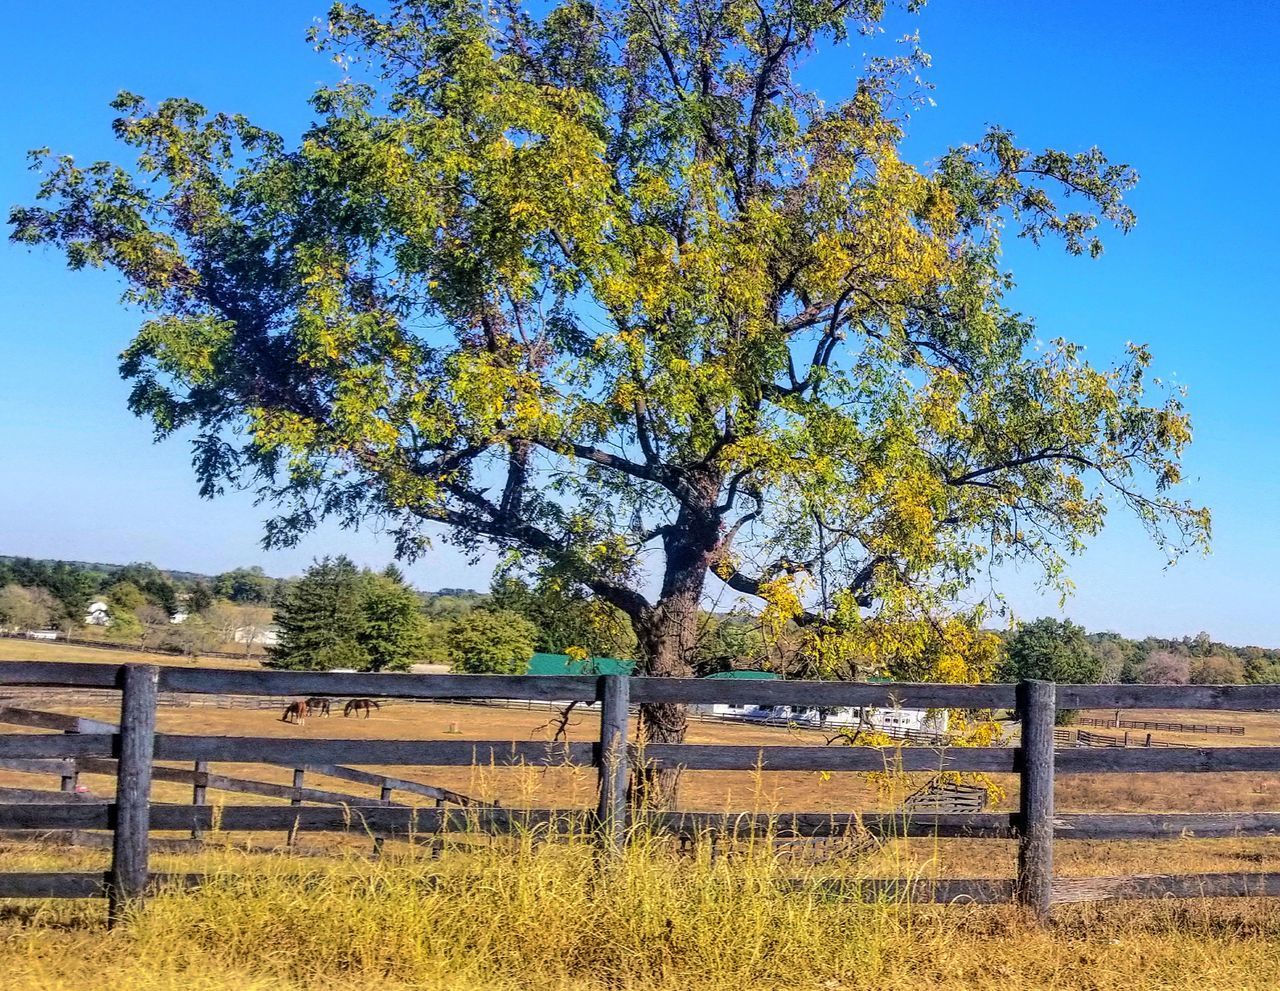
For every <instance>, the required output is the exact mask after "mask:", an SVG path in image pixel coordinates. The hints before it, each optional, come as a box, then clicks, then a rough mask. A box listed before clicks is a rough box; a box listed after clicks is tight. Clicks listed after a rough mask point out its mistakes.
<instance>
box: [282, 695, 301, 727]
mask: <svg viewBox="0 0 1280 991" xmlns="http://www.w3.org/2000/svg"><path fill="white" fill-rule="evenodd" d="M280 721H281V722H282V723H296V724H297V725H299V726H303V725H305V724H306V722H307V703H306V702H304V701H301V700H299V701H297V702H290V703H289V704H288V705H287V706H285V710H284V715H283V716H281V717H280Z"/></svg>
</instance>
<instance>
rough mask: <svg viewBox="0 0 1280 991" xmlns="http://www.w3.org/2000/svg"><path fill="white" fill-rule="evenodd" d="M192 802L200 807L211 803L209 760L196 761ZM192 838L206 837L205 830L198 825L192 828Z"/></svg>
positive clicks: (192, 785)
mask: <svg viewBox="0 0 1280 991" xmlns="http://www.w3.org/2000/svg"><path fill="white" fill-rule="evenodd" d="M191 780H192V784H191V804H192V805H193V806H194V807H196V808H199V807H200V806H202V805H208V804H209V762H208V761H207V760H198V761H196V766H195V777H194V778H192V779H191ZM191 838H192V839H193V840H200V839H203V838H204V830H203V829H201V828H200V826H199V825H196V826H194V827H193V828H192V830H191Z"/></svg>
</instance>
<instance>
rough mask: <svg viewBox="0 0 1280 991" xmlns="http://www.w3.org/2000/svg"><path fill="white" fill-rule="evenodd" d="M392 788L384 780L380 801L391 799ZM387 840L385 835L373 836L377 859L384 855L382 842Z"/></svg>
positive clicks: (379, 796) (374, 851) (374, 852)
mask: <svg viewBox="0 0 1280 991" xmlns="http://www.w3.org/2000/svg"><path fill="white" fill-rule="evenodd" d="M391 794H392V788H391V786H390V785H388V784H387V783H386V782H383V785H382V790H381V791H379V792H378V801H380V802H389V801H391ZM385 840H386V837H385V836H375V837H374V838H373V857H374V859H375V860H377V859H378V858H379V857H381V856H382V844H383V842H384V841H385Z"/></svg>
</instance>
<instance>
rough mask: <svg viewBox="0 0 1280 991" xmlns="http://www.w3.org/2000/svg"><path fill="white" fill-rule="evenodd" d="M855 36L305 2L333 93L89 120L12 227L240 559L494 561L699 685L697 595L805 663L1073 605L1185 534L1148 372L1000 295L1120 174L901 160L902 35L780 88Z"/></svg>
mask: <svg viewBox="0 0 1280 991" xmlns="http://www.w3.org/2000/svg"><path fill="white" fill-rule="evenodd" d="M885 17H886V14H885V9H884V4H883V3H881V2H879V0H816V2H811V0H805V2H798V0H749V2H748V0H727V2H725V3H721V4H715V5H708V4H706V3H702V2H698V0H661V2H657V3H654V2H651V0H644V2H638V0H605V2H600V3H596V4H591V3H586V2H583V0H563V2H553V3H550V4H548V5H547V6H546V7H545V8H540V12H539V13H537V14H534V13H531V12H528V11H526V10H524V9H522V8H521V7H519V6H518V5H515V4H503V5H498V6H497V7H494V6H492V5H488V4H481V3H479V2H478V0H400V2H395V3H392V4H390V5H389V9H388V12H387V13H385V14H378V13H374V12H371V11H369V10H367V9H365V8H363V7H361V6H359V5H355V4H342V3H339V4H335V5H334V6H333V7H332V9H331V10H330V13H329V17H328V22H327V27H326V28H324V29H322V30H317V32H316V33H315V35H314V38H313V40H314V43H315V45H316V46H317V48H319V49H320V50H321V51H324V52H327V53H330V54H332V55H333V56H334V57H335V58H337V59H338V60H339V61H340V62H341V64H342V65H343V66H344V67H345V68H346V70H347V76H346V78H345V79H344V80H343V81H341V82H339V83H338V84H336V85H331V86H325V87H322V88H320V89H319V90H318V91H317V92H316V94H315V95H314V96H313V98H312V109H313V115H314V121H313V123H312V124H311V126H310V127H308V128H307V129H306V131H305V133H304V134H303V135H302V137H301V140H300V141H298V142H296V143H291V142H287V141H286V140H285V139H283V138H282V137H280V136H279V135H277V134H275V133H273V132H271V131H269V130H267V129H264V128H263V127H262V126H260V125H259V124H256V123H253V122H250V121H249V120H247V119H245V118H243V117H241V116H236V115H233V114H225V113H210V112H208V111H206V109H205V108H204V107H202V106H200V105H199V104H197V103H195V102H193V101H191V100H188V99H182V98H176V99H167V100H164V101H162V102H160V103H158V104H154V105H150V104H148V103H146V102H145V101H144V100H143V98H141V97H139V96H136V95H133V94H128V93H124V94H121V95H120V96H119V97H118V98H117V99H116V101H115V103H114V107H115V109H116V111H117V112H118V114H119V118H118V120H117V121H116V123H115V132H116V135H117V136H118V138H119V139H120V141H121V142H122V143H123V144H124V145H125V146H126V147H127V148H129V149H131V150H132V151H133V152H136V156H137V157H136V160H135V161H134V162H133V163H131V164H128V165H123V166H122V165H115V164H110V163H107V162H98V163H94V164H89V165H82V164H79V163H77V162H76V161H75V160H74V159H72V158H70V157H58V158H53V157H49V156H45V155H41V156H38V157H37V167H38V168H39V169H41V170H42V172H43V180H42V183H41V186H40V189H39V192H38V194H37V202H36V204H35V205H32V206H26V207H20V208H16V209H15V210H14V211H13V213H12V214H11V218H10V219H11V224H12V238H13V239H14V240H15V241H17V242H19V243H23V244H29V245H39V244H47V245H53V246H56V247H58V248H60V249H62V250H63V251H64V252H65V254H66V257H67V260H68V263H69V265H70V266H71V267H72V268H84V267H89V266H94V267H108V268H111V269H114V270H115V271H116V272H118V273H119V274H120V275H121V276H122V277H123V279H124V280H125V283H126V285H127V289H126V300H127V302H129V303H130V304H133V305H135V306H136V307H138V308H140V309H141V310H142V311H143V313H144V317H143V321H142V325H141V327H140V329H139V332H138V334H137V336H136V338H135V339H134V340H133V342H132V343H131V344H130V345H129V346H128V348H127V349H126V351H125V352H124V357H123V361H122V371H123V374H124V375H125V377H126V378H128V379H129V380H130V381H132V383H133V391H132V394H131V399H130V404H131V407H132V409H133V410H135V411H136V412H137V413H138V414H140V415H142V416H146V417H149V418H151V419H152V420H153V422H154V424H155V427H156V430H157V432H158V434H159V435H160V436H168V435H170V434H173V433H175V432H178V431H191V432H193V433H194V435H195V438H196V441H195V450H196V455H195V470H196V473H197V475H198V478H199V482H200V486H201V491H202V492H203V493H204V494H205V495H209V496H212V495H215V494H217V493H219V492H221V491H222V490H223V488H224V487H225V486H227V485H240V486H257V487H258V488H259V489H260V491H261V493H262V495H263V496H264V498H265V499H266V500H267V501H268V502H270V503H272V504H274V505H276V506H277V507H279V514H278V515H277V516H276V517H275V518H274V519H273V520H272V521H271V522H270V523H269V524H268V528H267V539H268V541H269V542H271V543H273V544H289V543H292V542H294V541H296V540H297V539H298V538H299V536H300V535H301V534H302V533H303V532H305V531H306V530H308V529H309V528H311V527H312V526H314V525H315V524H316V523H317V522H318V521H319V520H320V519H321V518H322V517H325V516H336V517H337V518H338V519H340V520H342V521H343V522H345V523H349V524H354V523H358V522H360V521H362V520H365V519H367V518H369V517H376V518H378V519H379V520H380V521H382V522H383V523H385V525H386V526H387V527H388V528H389V530H390V531H391V532H392V533H393V534H395V536H396V539H397V541H398V547H399V550H400V551H401V552H402V553H403V554H407V555H412V554H415V553H418V552H420V551H421V550H422V549H423V547H424V546H425V543H426V541H427V539H428V537H429V536H430V534H431V532H432V530H431V528H432V527H436V528H441V529H443V532H445V533H446V534H447V535H448V537H449V539H452V540H454V541H457V542H458V543H460V544H461V545H462V546H464V547H466V548H468V549H472V550H477V549H478V548H479V547H480V546H481V544H483V543H486V542H487V543H489V544H492V545H495V546H496V547H498V548H499V549H501V550H502V551H504V552H506V553H507V554H509V555H512V556H516V557H519V558H520V560H521V563H522V565H523V566H525V567H527V568H529V569H531V570H533V571H536V572H537V573H538V574H539V575H543V576H547V575H553V576H555V577H556V578H557V579H559V580H562V581H564V582H568V583H574V584H578V585H581V586H583V587H585V588H588V589H590V590H591V591H592V593H593V594H594V595H596V596H597V597H599V598H600V599H602V600H603V601H605V602H607V603H609V604H610V605H612V606H614V607H616V608H617V609H619V610H621V611H622V612H623V613H624V614H625V615H627V616H628V617H629V619H630V621H631V623H632V625H633V626H634V628H635V632H636V634H637V637H638V646H639V654H640V660H641V664H642V670H645V671H647V672H649V673H652V674H660V675H672V674H677V675H678V674H683V673H686V672H687V671H688V670H689V669H688V662H689V658H690V657H691V656H692V652H693V649H694V646H695V644H696V640H697V608H698V605H699V602H700V599H701V597H702V595H703V593H704V590H705V589H706V587H707V583H708V581H709V580H711V576H712V575H714V576H716V577H717V578H718V580H719V581H722V582H724V583H726V584H727V585H728V586H729V587H730V588H731V589H733V590H735V591H736V592H737V593H740V594H743V595H747V596H753V597H758V598H759V599H761V600H763V602H764V603H765V609H766V614H767V615H770V614H771V615H773V616H775V617H781V618H782V619H784V620H786V621H790V620H793V619H794V620H795V621H797V622H800V623H802V625H803V627H804V629H805V630H806V636H808V637H809V638H810V639H811V644H810V650H811V653H812V654H813V656H814V657H816V658H817V659H818V660H819V661H820V662H821V661H823V659H824V658H826V657H828V656H833V657H835V658H837V659H839V658H846V657H847V656H848V652H847V650H845V649H844V648H842V647H841V646H840V643H841V638H847V637H852V641H850V642H853V643H863V642H865V641H866V639H867V636H868V634H867V632H866V629H865V625H864V624H865V619H866V617H867V616H868V615H872V616H873V617H874V618H876V619H877V620H885V619H888V618H894V617H898V618H901V619H902V621H903V622H906V623H908V624H911V623H913V622H916V621H917V620H918V619H919V618H920V617H921V616H923V615H925V614H926V613H928V612H929V611H930V610H932V609H934V608H935V607H937V606H938V605H939V604H940V603H942V604H945V603H949V602H950V601H951V600H952V598H953V597H954V596H955V595H956V594H957V593H958V592H959V591H960V590H961V589H963V588H964V587H965V586H966V585H968V584H969V583H971V582H972V581H973V580H974V579H975V577H977V576H978V575H980V574H985V573H986V571H987V569H989V568H991V567H992V566H998V565H1000V564H1001V563H1002V562H1005V561H1009V560H1021V561H1029V562H1034V563H1036V564H1038V565H1039V566H1040V567H1041V568H1042V569H1043V572H1044V574H1045V576H1046V578H1047V580H1048V581H1049V582H1050V583H1053V584H1057V585H1059V586H1065V585H1066V584H1067V580H1066V576H1065V573H1064V560H1065V556H1066V555H1069V554H1070V553H1072V552H1074V551H1076V550H1078V549H1079V548H1080V547H1081V546H1082V545H1083V542H1084V541H1085V540H1086V539H1087V538H1088V537H1090V536H1092V535H1094V534H1096V533H1097V532H1098V530H1099V529H1100V527H1101V526H1102V524H1103V522H1104V519H1105V517H1106V515H1107V512H1108V509H1109V508H1110V507H1112V506H1116V505H1120V506H1125V507H1127V508H1128V509H1129V510H1131V511H1132V512H1133V513H1134V514H1136V516H1137V518H1138V519H1139V520H1140V521H1141V522H1142V524H1143V525H1145V526H1146V527H1147V528H1148V529H1149V530H1150V531H1151V533H1152V535H1153V536H1154V537H1155V538H1156V539H1157V540H1158V541H1159V542H1160V544H1161V546H1163V547H1165V548H1166V549H1167V550H1168V552H1169V554H1170V555H1171V556H1176V555H1177V554H1178V553H1180V552H1181V551H1183V550H1184V549H1186V548H1188V547H1191V546H1195V545H1198V544H1200V543H1202V542H1203V541H1204V540H1205V539H1206V536H1207V532H1208V524H1209V520H1208V516H1207V513H1206V512H1205V511H1203V510H1201V509H1199V508H1197V507H1195V506H1193V505H1191V504H1189V503H1187V502H1186V501H1184V500H1181V499H1179V498H1177V496H1176V495H1175V494H1174V488H1175V486H1176V484H1177V483H1178V481H1179V478H1180V469H1179V458H1180V456H1181V453H1182V451H1183V449H1184V447H1185V445H1186V444H1187V443H1188V441H1189V440H1190V438H1191V428H1190V424H1189V420H1188V417H1187V414H1186V412H1185V410H1184V408H1183V405H1182V402H1181V397H1180V395H1179V394H1178V393H1176V392H1172V391H1168V390H1165V389H1163V388H1161V387H1160V386H1159V383H1158V382H1153V381H1152V380H1151V379H1150V377H1149V374H1148V366H1149V365H1150V362H1151V353H1150V351H1149V350H1148V348H1147V347H1146V346H1143V345H1141V344H1131V345H1129V346H1128V352H1127V355H1126V356H1125V357H1124V359H1123V360H1122V361H1120V363H1119V364H1118V365H1116V366H1115V367H1095V366H1093V365H1091V364H1090V363H1089V362H1088V361H1087V360H1086V359H1085V357H1084V355H1083V352H1082V349H1081V348H1080V347H1079V346H1077V345H1076V344H1073V343H1071V342H1070V341H1069V340H1065V339H1055V340H1052V341H1051V342H1049V343H1047V344H1046V345H1044V346H1043V347H1040V348H1037V347H1035V342H1036V336H1037V331H1036V328H1035V325H1034V323H1033V322H1032V320H1031V319H1029V318H1028V317H1025V316H1023V315H1021V314H1019V313H1018V312H1016V311H1014V310H1013V309H1012V308H1011V307H1010V306H1009V304H1008V303H1007V302H1006V296H1007V294H1008V292H1009V290H1010V288H1011V287H1012V284H1013V283H1012V279H1011V276H1010V275H1009V274H1008V273H1007V272H1006V271H1004V270H1003V269H1002V268H1001V262H1000V252H1001V244H1002V240H1003V239H1004V238H1005V237H1006V236H1008V235H1009V234H1012V235H1014V236H1016V237H1020V238H1026V239H1028V240H1030V241H1032V242H1035V243H1037V244H1039V243H1042V242H1048V241H1050V240H1055V239H1056V240H1058V241H1060V242H1061V243H1062V244H1063V245H1064V246H1065V248H1066V250H1067V251H1068V252H1070V253H1072V254H1085V255H1097V254H1099V253H1100V251H1101V249H1102V242H1101V240H1100V233H1099V232H1100V227H1101V226H1102V225H1103V224H1109V225H1111V226H1114V227H1116V228H1118V229H1119V230H1120V231H1127V230H1128V229H1129V228H1130V227H1131V226H1132V225H1133V223H1134V214H1133V212H1132V210H1131V209H1130V207H1129V206H1128V205H1127V203H1126V200H1125V196H1126V194H1127V193H1128V192H1129V191H1130V189H1131V188H1132V187H1133V185H1134V183H1135V181H1136V173H1135V172H1134V170H1133V169H1132V168H1130V167H1129V166H1128V165H1125V164H1118V163H1113V162H1111V161H1109V160H1108V159H1107V157H1106V156H1105V155H1104V154H1103V153H1102V152H1101V151H1099V150H1098V149H1096V148H1091V149H1087V150H1084V151H1079V152H1066V151H1061V150H1057V149H1047V150H1043V151H1034V150H1029V149H1026V148H1024V147H1022V146H1021V145H1019V144H1018V142H1017V141H1016V139H1015V137H1014V135H1013V134H1012V133H1010V132H1009V131H1008V130H1005V129H1002V128H1000V127H993V128H991V129H990V130H989V131H987V132H986V133H985V134H981V135H975V136H974V140H973V141H972V143H970V144H966V145H963V146H960V147H956V148H952V149H948V150H940V151H941V154H940V155H939V156H938V158H937V161H936V164H935V165H933V166H931V167H929V168H921V167H918V166H916V165H913V164H912V163H910V162H908V161H907V160H905V159H904V158H903V156H902V150H901V144H902V139H903V136H904V128H905V125H906V120H907V117H908V115H909V114H910V113H911V112H912V111H913V110H914V109H915V106H916V104H917V103H918V102H919V99H920V97H921V96H922V94H921V91H920V87H919V85H918V84H917V82H916V80H917V79H918V75H919V73H921V72H922V71H923V70H924V67H925V66H926V65H927V58H926V56H925V55H924V54H923V53H922V52H921V51H920V50H919V48H918V47H917V45H916V43H915V42H914V40H911V39H908V40H907V42H906V43H905V44H904V45H903V46H902V48H901V50H899V51H897V52H895V53H891V54H885V55H871V56H868V57H867V58H866V60H865V61H864V62H863V64H862V65H860V66H859V67H858V71H857V77H856V82H855V83H854V84H853V85H851V86H850V87H849V89H848V91H847V92H843V93H830V94H825V96H824V97H820V96H819V94H817V93H815V92H812V91H810V90H808V89H807V88H806V87H805V85H804V83H803V80H802V75H801V73H800V72H799V68H800V65H801V63H802V61H803V60H804V59H806V58H808V57H810V56H811V55H812V54H813V53H814V52H815V50H818V49H822V50H824V51H830V50H834V51H837V52H841V53H843V52H846V51H848V49H846V48H842V47H840V46H838V45H833V44H832V43H833V42H840V41H843V40H844V39H845V38H846V37H848V36H850V35H851V34H854V33H858V32H862V33H866V34H873V33H875V32H876V30H877V29H878V28H879V26H880V24H881V21H882V20H883V19H884V18H885ZM827 57H831V56H827ZM647 584H651V585H652V592H651V593H650V594H646V593H645V592H644V591H643V589H644V588H645V587H646V585H647ZM908 628H910V626H909V625H908ZM874 629H876V630H887V631H890V635H892V636H897V635H898V634H897V633H896V632H894V627H893V625H892V624H886V623H881V624H880V625H877V626H875V627H874ZM926 639H927V638H919V641H920V642H921V643H924V642H925V641H926ZM833 645H834V646H833ZM952 674H953V675H956V676H959V677H962V678H968V677H972V676H973V675H972V673H971V672H968V671H966V670H965V669H964V667H963V665H961V667H960V669H959V670H956V671H953V672H952ZM643 721H644V724H645V726H646V727H647V730H646V731H647V732H649V733H650V736H651V738H654V739H676V738H679V736H680V735H681V734H682V732H683V720H682V717H681V716H680V714H679V712H678V711H677V710H674V709H671V708H670V707H665V708H664V707H661V706H659V707H647V708H646V710H645V715H644V717H643Z"/></svg>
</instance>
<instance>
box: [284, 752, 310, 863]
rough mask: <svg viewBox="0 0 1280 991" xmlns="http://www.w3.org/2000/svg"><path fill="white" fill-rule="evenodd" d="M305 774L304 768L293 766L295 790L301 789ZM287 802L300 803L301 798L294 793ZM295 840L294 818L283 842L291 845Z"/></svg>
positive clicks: (296, 828) (295, 824)
mask: <svg viewBox="0 0 1280 991" xmlns="http://www.w3.org/2000/svg"><path fill="white" fill-rule="evenodd" d="M306 776H307V772H306V770H305V769H304V768H301V767H295V768H294V769H293V787H294V790H295V791H301V790H302V786H303V783H304V781H305V780H306ZM289 804H290V805H301V804H302V799H301V798H300V797H298V796H296V795H295V796H294V797H293V798H291V799H289ZM297 842H298V823H297V821H296V820H295V822H294V823H293V825H291V826H290V827H289V835H288V836H286V837H285V844H286V845H288V846H293V845H294V844H295V843H297Z"/></svg>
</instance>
